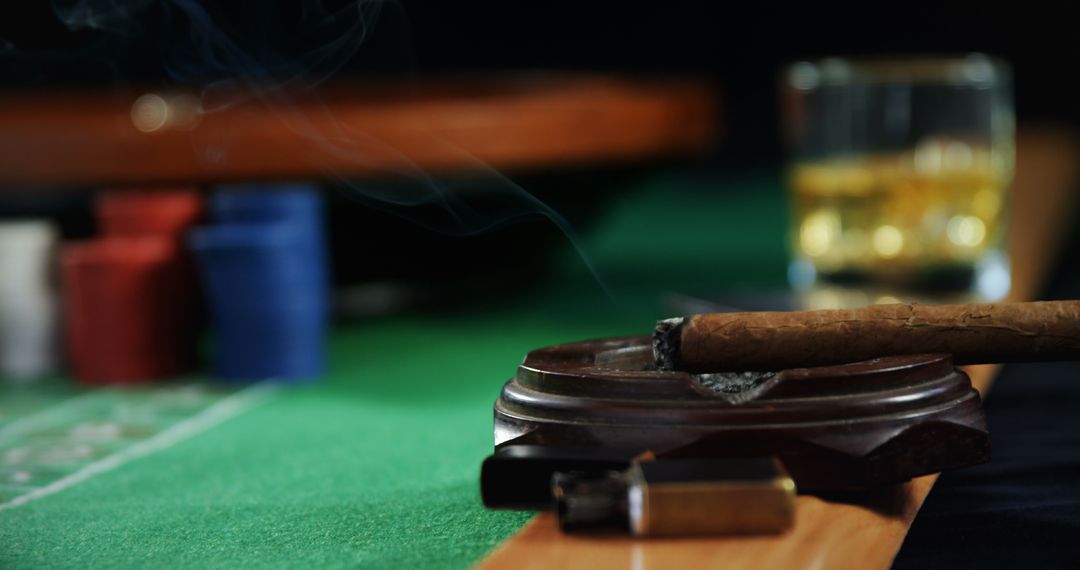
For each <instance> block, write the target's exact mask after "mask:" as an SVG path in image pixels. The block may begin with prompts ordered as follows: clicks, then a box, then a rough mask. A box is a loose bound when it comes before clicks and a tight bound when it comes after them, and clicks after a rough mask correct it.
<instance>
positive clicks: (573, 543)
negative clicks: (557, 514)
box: [479, 130, 1080, 570]
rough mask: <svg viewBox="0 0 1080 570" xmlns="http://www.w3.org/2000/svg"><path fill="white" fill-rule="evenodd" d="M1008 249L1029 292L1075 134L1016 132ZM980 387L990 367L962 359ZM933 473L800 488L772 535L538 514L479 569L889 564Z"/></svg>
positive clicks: (1060, 209)
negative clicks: (566, 522) (617, 524)
mask: <svg viewBox="0 0 1080 570" xmlns="http://www.w3.org/2000/svg"><path fill="white" fill-rule="evenodd" d="M1017 146H1018V156H1017V176H1016V182H1015V184H1014V192H1013V204H1012V209H1011V212H1012V224H1011V231H1010V239H1009V248H1010V252H1011V255H1012V260H1013V261H1012V263H1013V275H1014V279H1013V289H1012V294H1011V295H1010V299H1011V300H1027V299H1033V298H1035V297H1037V295H1038V294H1039V290H1040V287H1041V286H1042V284H1043V281H1044V279H1046V277H1047V273H1048V271H1049V270H1050V268H1051V264H1052V262H1053V261H1054V259H1055V256H1056V254H1057V252H1058V250H1059V244H1060V241H1061V236H1062V233H1063V232H1064V231H1065V229H1066V228H1067V224H1068V221H1069V215H1070V213H1071V211H1072V206H1073V205H1074V196H1073V190H1074V189H1075V184H1076V181H1077V175H1078V171H1077V166H1076V160H1077V158H1080V152H1078V147H1077V141H1076V139H1075V138H1073V137H1072V136H1070V135H1069V134H1067V133H1061V132H1057V131H1053V130H1049V131H1048V130H1030V131H1026V132H1023V133H1022V135H1021V137H1020V138H1019V142H1018V145H1017ZM966 370H967V372H968V374H969V375H970V376H971V380H972V384H974V385H975V387H976V388H977V389H979V390H980V391H981V392H983V393H985V391H986V390H987V389H988V388H989V386H990V383H991V381H992V379H993V376H994V374H995V372H996V370H997V367H996V366H991V365H983V366H971V367H967V368H966ZM936 480H937V475H929V476H926V477H920V478H918V479H914V480H912V481H910V482H908V483H906V484H904V485H898V486H894V487H890V488H887V489H883V490H881V491H879V492H875V493H872V494H869V495H865V496H862V497H859V498H857V499H855V498H852V500H851V502H841V501H836V500H825V499H821V498H818V497H813V496H806V495H803V496H799V497H798V499H797V503H796V519H795V527H794V529H793V530H792V531H791V532H789V533H787V534H784V535H781V536H776V537H749V538H746V537H737V538H712V539H701V538H692V539H689V538H688V539H661V540H635V539H631V538H622V537H611V538H583V537H577V536H567V535H564V534H562V533H560V532H559V531H558V530H557V529H556V527H555V523H554V521H553V519H552V517H551V516H550V515H548V514H544V515H540V516H538V517H536V518H535V519H533V520H532V521H531V522H529V523H528V524H527V525H526V526H525V528H523V529H522V530H521V531H520V532H519V533H518V534H517V535H516V536H514V537H513V538H511V539H510V540H508V541H507V542H506V543H504V544H503V545H502V546H501V547H500V548H498V549H497V550H496V551H495V552H493V553H492V554H491V555H490V556H489V557H488V558H487V559H485V560H484V561H482V562H481V563H480V565H479V567H480V568H483V569H487V570H494V569H503V568H515V569H521V568H568V569H573V568H582V569H587V570H602V569H607V568H633V569H635V570H638V569H648V568H807V569H810V568H814V569H816V568H852V569H860V570H861V569H878V568H888V567H889V566H890V565H891V564H892V560H893V558H894V557H895V556H896V553H897V552H898V551H899V549H900V545H901V543H902V542H903V540H904V536H905V535H906V534H907V530H908V528H909V527H910V526H911V522H912V521H913V520H914V518H915V515H916V514H917V513H918V511H919V507H920V506H921V505H922V503H923V500H924V499H925V498H926V495H927V494H928V493H929V492H930V489H931V488H932V487H933V485H934V482H935V481H936Z"/></svg>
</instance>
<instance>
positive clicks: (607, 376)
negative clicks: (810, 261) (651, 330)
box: [495, 337, 990, 490]
mask: <svg viewBox="0 0 1080 570" xmlns="http://www.w3.org/2000/svg"><path fill="white" fill-rule="evenodd" d="M650 343H651V341H650V339H649V338H648V337H631V338H617V339H610V340H597V341H588V342H579V343H571V344H561V345H557V346H552V347H548V348H543V349H540V350H536V351H533V352H531V353H529V354H528V356H527V357H526V358H525V361H524V362H523V363H522V364H521V366H520V367H519V368H518V371H517V374H516V375H515V376H514V378H513V379H511V380H510V381H509V382H507V383H506V385H505V387H504V388H503V390H502V393H501V395H500V396H499V399H498V400H497V401H496V402H495V446H496V456H498V455H499V452H500V451H507V450H510V449H533V450H535V449H541V450H542V449H544V448H552V449H555V448H563V449H575V450H578V451H580V450H581V449H585V450H588V449H595V450H596V452H597V454H598V455H603V456H604V457H611V456H613V455H623V456H625V457H626V458H627V461H629V458H631V457H634V456H636V455H638V454H641V453H644V452H647V451H648V452H652V453H653V454H655V455H656V456H657V457H660V458H663V457H742V456H774V457H777V458H779V459H780V460H781V462H782V463H783V465H784V467H785V468H786V469H787V470H788V471H789V473H790V474H791V475H792V477H793V478H794V480H795V482H796V484H797V485H798V487H799V489H800V490H858V489H865V488H869V487H874V486H879V485H886V484H891V483H898V482H902V481H906V480H908V479H910V478H912V477H917V476H919V475H925V474H928V473H935V472H938V471H944V470H947V469H955V468H958V467H965V466H969V465H975V464H979V463H983V462H986V461H988V460H989V458H990V439H989V433H988V432H987V428H986V419H985V417H984V415H983V411H982V405H981V401H980V398H979V394H978V392H976V391H975V390H974V389H973V388H972V386H971V382H970V380H969V379H968V377H967V375H966V374H965V373H964V372H962V371H960V370H958V369H957V368H955V367H954V366H953V362H952V358H951V357H950V356H949V355H944V354H927V355H916V356H897V357H888V358H877V359H874V360H868V361H865V362H856V363H852V364H845V365H840V366H827V367H818V368H793V369H788V370H782V371H779V372H775V373H773V372H746V373H725V374H689V373H686V372H679V371H674V372H665V371H658V370H655V369H653V368H654V367H653V366H652V363H653V358H652V351H651V344H650Z"/></svg>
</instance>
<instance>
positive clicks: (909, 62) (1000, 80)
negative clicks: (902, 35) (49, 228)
mask: <svg viewBox="0 0 1080 570" xmlns="http://www.w3.org/2000/svg"><path fill="white" fill-rule="evenodd" d="M783 78H784V81H785V82H786V84H787V85H788V86H789V87H792V88H794V89H796V90H798V91H813V90H815V89H818V88H820V87H842V86H846V85H857V84H868V85H881V84H927V85H934V84H940V85H958V86H963V85H967V86H973V87H993V86H997V85H1004V84H1007V83H1009V82H1010V81H1011V79H1012V70H1011V68H1010V66H1009V64H1008V63H1006V62H1005V61H1004V60H1002V59H1000V58H996V57H992V56H989V55H986V54H983V53H970V54H966V55H952V56H941V55H919V56H910V57H904V56H899V57H897V56H858V57H826V58H822V59H818V60H814V61H810V60H804V61H797V62H793V63H791V64H789V65H787V66H786V67H785V69H784V75H783Z"/></svg>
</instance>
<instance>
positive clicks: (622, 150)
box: [0, 75, 718, 185]
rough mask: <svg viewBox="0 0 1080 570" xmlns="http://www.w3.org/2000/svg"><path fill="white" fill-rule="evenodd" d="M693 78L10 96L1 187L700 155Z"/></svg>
mask: <svg viewBox="0 0 1080 570" xmlns="http://www.w3.org/2000/svg"><path fill="white" fill-rule="evenodd" d="M716 103H717V101H716V96H715V93H714V91H713V89H711V88H710V86H709V85H708V84H706V83H704V82H702V81H697V80H674V79H665V80H649V79H630V78H623V77H616V76H574V75H570V76H552V75H526V76H511V77H502V78H495V79H491V78H487V79H478V78H468V77H462V78H457V79H445V80H427V81H416V82H400V81H399V82H396V83H386V82H383V83H374V82H373V83H369V84H363V85H360V84H352V85H346V84H339V85H335V86H332V87H327V88H324V89H320V90H318V91H317V92H316V91H303V92H296V91H287V90H283V89H262V90H258V89H253V88H249V89H245V90H239V89H237V90H232V91H214V92H203V93H199V92H193V91H157V92H149V91H142V92H122V93H110V92H101V91H98V92H64V93H33V94H27V93H7V94H4V95H2V96H0V184H5V185H58V184H77V185H102V184H150V183H184V182H195V183H207V182H215V181H225V180H252V179H266V178H293V177H296V178H319V177H347V178H348V177H362V176H373V175H377V176H387V175H398V176H406V177H422V176H426V175H427V174H428V173H429V172H446V171H458V170H479V169H486V168H498V169H513V168H519V169H520V168H539V167H548V166H560V165H562V166H570V165H578V164H594V163H604V162H615V161H629V160H640V159H644V158H652V157H662V156H674V155H681V154H686V153H693V152H700V151H702V150H703V149H705V148H707V147H708V146H709V145H710V144H712V143H713V142H715V139H716V137H717V133H718V122H717V116H716V108H715V107H716Z"/></svg>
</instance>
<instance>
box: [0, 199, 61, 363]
mask: <svg viewBox="0 0 1080 570" xmlns="http://www.w3.org/2000/svg"><path fill="white" fill-rule="evenodd" d="M56 241H57V232H56V228H55V227H54V226H53V224H52V223H50V222H48V221H44V220H26V221H13V222H3V223H0V376H3V377H5V378H8V379H11V380H29V379H33V378H37V377H40V376H44V375H47V374H49V373H51V372H53V371H54V370H55V367H56V364H57V360H58V359H57V354H56V353H57V347H56V344H57V343H56V335H57V330H56V329H57V306H56V294H55V291H54V287H53V283H52V273H53V272H52V268H53V255H54V253H55V248H56Z"/></svg>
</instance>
